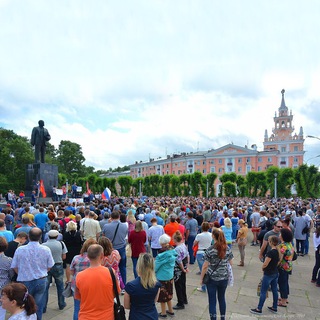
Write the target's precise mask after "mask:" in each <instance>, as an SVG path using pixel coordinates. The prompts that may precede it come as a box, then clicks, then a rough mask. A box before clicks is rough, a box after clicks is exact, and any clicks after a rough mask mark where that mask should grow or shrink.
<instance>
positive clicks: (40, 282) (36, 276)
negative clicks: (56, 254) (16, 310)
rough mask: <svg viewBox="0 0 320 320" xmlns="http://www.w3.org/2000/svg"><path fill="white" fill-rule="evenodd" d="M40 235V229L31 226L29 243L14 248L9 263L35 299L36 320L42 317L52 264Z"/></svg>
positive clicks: (19, 280) (48, 251)
mask: <svg viewBox="0 0 320 320" xmlns="http://www.w3.org/2000/svg"><path fill="white" fill-rule="evenodd" d="M41 236H42V231H41V229H39V228H32V229H31V230H30V231H29V243H28V244H27V245H25V246H21V247H19V248H18V249H17V250H16V252H15V254H14V257H13V259H12V263H11V268H12V269H14V271H15V272H16V273H17V274H18V277H17V281H18V282H22V283H23V284H24V285H25V286H26V287H27V288H28V291H29V293H30V294H31V295H32V296H33V297H34V299H35V302H36V305H37V319H38V320H41V319H42V313H43V303H44V294H45V291H46V286H47V275H48V271H49V270H50V269H51V268H52V267H53V265H54V260H53V257H52V254H51V251H50V249H49V248H48V247H45V246H41V245H40V243H39V241H40V239H41Z"/></svg>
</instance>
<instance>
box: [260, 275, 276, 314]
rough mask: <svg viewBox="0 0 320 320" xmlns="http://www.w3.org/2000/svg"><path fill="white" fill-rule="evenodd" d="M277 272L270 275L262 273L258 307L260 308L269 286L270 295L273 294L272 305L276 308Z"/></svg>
mask: <svg viewBox="0 0 320 320" xmlns="http://www.w3.org/2000/svg"><path fill="white" fill-rule="evenodd" d="M278 276H279V274H278V273H274V274H271V275H266V274H265V275H263V278H262V284H261V291H260V299H259V304H258V309H259V310H262V307H263V304H264V302H265V300H266V296H267V291H268V288H269V286H271V291H272V296H273V304H272V307H273V308H274V309H276V310H277V309H278Z"/></svg>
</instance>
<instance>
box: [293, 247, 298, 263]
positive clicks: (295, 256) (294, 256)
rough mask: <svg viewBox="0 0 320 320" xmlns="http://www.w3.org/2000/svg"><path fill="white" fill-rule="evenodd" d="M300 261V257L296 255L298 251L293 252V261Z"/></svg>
mask: <svg viewBox="0 0 320 320" xmlns="http://www.w3.org/2000/svg"><path fill="white" fill-rule="evenodd" d="M297 259H298V255H297V253H296V250H294V251H293V257H292V261H296V260H297Z"/></svg>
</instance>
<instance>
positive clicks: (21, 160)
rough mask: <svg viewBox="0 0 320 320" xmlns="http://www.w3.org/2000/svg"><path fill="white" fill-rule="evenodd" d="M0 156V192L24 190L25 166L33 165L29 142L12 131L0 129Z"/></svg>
mask: <svg viewBox="0 0 320 320" xmlns="http://www.w3.org/2000/svg"><path fill="white" fill-rule="evenodd" d="M0 155H1V161H0V188H1V190H0V191H1V192H7V191H8V189H14V190H16V191H18V192H19V191H20V190H24V188H25V180H26V165H27V164H30V163H34V154H33V151H32V147H31V145H30V142H29V140H28V139H27V138H26V137H22V136H19V135H17V134H15V133H14V132H13V131H12V130H6V129H3V128H0Z"/></svg>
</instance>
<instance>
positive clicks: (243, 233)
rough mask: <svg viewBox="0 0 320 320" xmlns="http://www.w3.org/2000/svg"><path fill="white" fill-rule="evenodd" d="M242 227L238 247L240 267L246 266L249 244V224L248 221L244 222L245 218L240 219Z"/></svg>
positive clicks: (238, 237)
mask: <svg viewBox="0 0 320 320" xmlns="http://www.w3.org/2000/svg"><path fill="white" fill-rule="evenodd" d="M238 224H239V226H240V229H239V230H238V234H237V243H238V248H239V252H240V263H239V264H238V267H243V266H244V257H245V251H244V250H245V248H246V245H247V242H248V240H247V237H248V226H247V223H246V222H244V220H243V219H240V220H239V222H238Z"/></svg>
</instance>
